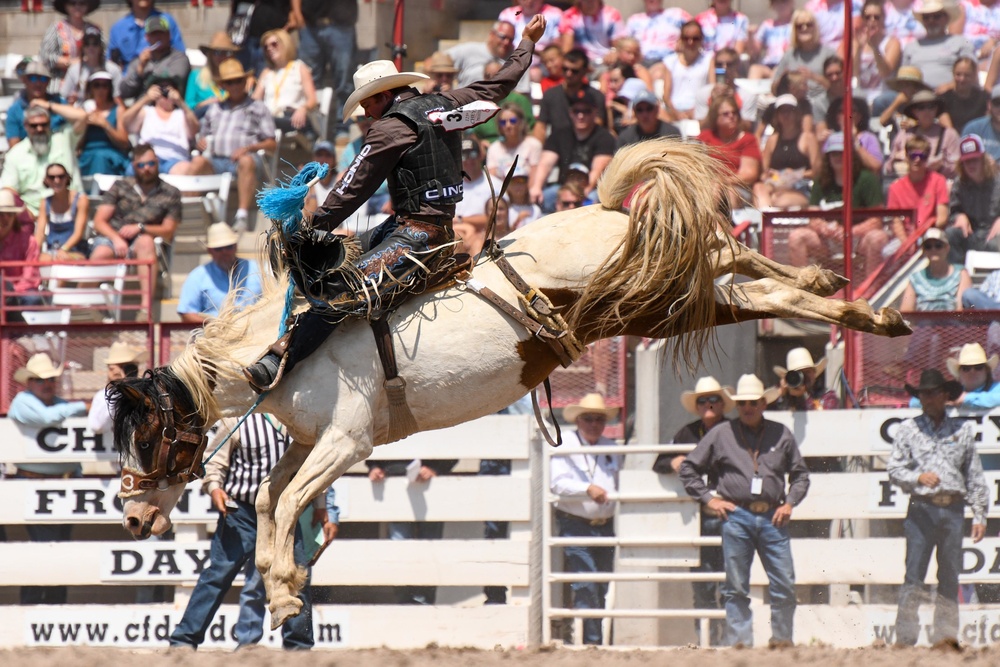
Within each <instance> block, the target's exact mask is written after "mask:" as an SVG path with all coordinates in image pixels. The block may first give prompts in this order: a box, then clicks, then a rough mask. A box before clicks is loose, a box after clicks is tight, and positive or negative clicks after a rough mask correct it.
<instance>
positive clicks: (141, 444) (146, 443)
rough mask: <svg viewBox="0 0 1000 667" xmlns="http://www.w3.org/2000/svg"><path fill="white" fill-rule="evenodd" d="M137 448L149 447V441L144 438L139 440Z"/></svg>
mask: <svg viewBox="0 0 1000 667" xmlns="http://www.w3.org/2000/svg"><path fill="white" fill-rule="evenodd" d="M139 449H149V442H148V441H146V440H143V441H142V442H140V443H139Z"/></svg>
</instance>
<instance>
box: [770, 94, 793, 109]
mask: <svg viewBox="0 0 1000 667" xmlns="http://www.w3.org/2000/svg"><path fill="white" fill-rule="evenodd" d="M797 106H799V101H798V100H797V99H795V95H788V94H785V95H779V96H778V99H776V100H775V101H774V108H775V109H778V108H780V107H797Z"/></svg>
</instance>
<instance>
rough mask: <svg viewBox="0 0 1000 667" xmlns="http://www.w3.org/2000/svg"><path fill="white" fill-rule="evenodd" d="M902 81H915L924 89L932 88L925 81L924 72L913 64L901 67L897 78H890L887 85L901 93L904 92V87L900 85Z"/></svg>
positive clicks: (897, 72)
mask: <svg viewBox="0 0 1000 667" xmlns="http://www.w3.org/2000/svg"><path fill="white" fill-rule="evenodd" d="M902 83H915V84H917V86H919V87H920V88H921V89H923V90H931V87H930V86H928V85H927V84H926V83H924V73H923V72H921V71H920V68H919V67H914V66H913V65H905V66H903V67H900V68H899V70H897V71H896V76H895V78H893V79H889V81H887V82H886V84H885V85H886V86H888V87H889V88H891V89H892V90H895V91H896V92H897V93H899V92H902V87H901V86H900V84H902Z"/></svg>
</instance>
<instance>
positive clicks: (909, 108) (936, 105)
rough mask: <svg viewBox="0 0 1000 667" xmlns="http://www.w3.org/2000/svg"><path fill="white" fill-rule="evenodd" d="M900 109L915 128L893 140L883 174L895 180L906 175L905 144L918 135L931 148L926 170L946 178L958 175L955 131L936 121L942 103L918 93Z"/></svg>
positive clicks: (932, 94)
mask: <svg viewBox="0 0 1000 667" xmlns="http://www.w3.org/2000/svg"><path fill="white" fill-rule="evenodd" d="M903 110H904V113H906V115H907V116H909V117H910V118H912V119H913V120H914V121H916V125H914V126H913V127H911V128H909V129H903V130H900V132H899V133H898V134H897V135H896V137H895V138H894V139H893V140H892V148H891V149H890V153H889V155H890V157H889V159H888V160H887V161H886V164H885V169H886V175H887V176H889V177H890V178H897V177H899V176H902V175H903V174H905V173H907V170H908V168H909V167H908V166H907V156H906V142H907V141H908V140H909V139H910V137H914V136H920V137H923V138H924V139H926V140H927V143H928V145H929V146H930V148H929V149H928V150H929V151H930V153H929V156H928V158H927V168H928V169H930V170H931V171H935V172H938V173H940V174H941V175H942V176H944V177H945V178H949V179H950V178H954V177H955V176H956V175H957V173H958V171H957V167H958V157H959V152H958V145H959V136H958V132H956V131H955V130H953V129H952V128H950V127H945V126H943V125H941V123H940V122H938V116H939V115H940V114H941V112H942V111H943V110H944V107H943V106H942V104H941V100H939V99H938V97H937V96H936V95H935V94H934V93H932V92H931V91H929V90H921V91H919V92H917V93H916V94H915V95H914V96H913V99H911V100H910V102H909V103H908V104H907V105H906V106H905V107H904V109H903Z"/></svg>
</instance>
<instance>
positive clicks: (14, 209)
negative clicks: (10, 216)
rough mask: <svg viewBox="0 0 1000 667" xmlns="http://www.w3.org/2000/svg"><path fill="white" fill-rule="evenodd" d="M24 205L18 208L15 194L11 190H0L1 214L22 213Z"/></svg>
mask: <svg viewBox="0 0 1000 667" xmlns="http://www.w3.org/2000/svg"><path fill="white" fill-rule="evenodd" d="M23 210H24V204H21V205H20V206H18V204H17V199H15V197H14V193H13V192H11V191H10V190H0V213H20V212H21V211H23Z"/></svg>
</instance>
